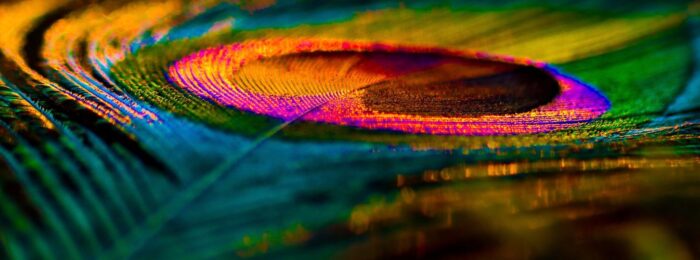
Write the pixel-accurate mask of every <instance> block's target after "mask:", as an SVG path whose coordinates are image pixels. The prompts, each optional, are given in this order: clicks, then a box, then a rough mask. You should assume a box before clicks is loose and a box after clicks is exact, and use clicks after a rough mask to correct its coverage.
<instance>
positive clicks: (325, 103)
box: [168, 39, 610, 135]
mask: <svg viewBox="0 0 700 260" xmlns="http://www.w3.org/2000/svg"><path fill="white" fill-rule="evenodd" d="M315 51H358V52H372V51H384V52H403V53H436V54H445V55H452V56H456V57H465V58H471V59H481V60H490V61H499V62H505V63H511V64H518V65H526V66H533V67H537V68H540V69H542V70H544V71H546V72H548V73H550V74H551V75H552V76H553V77H554V78H555V79H556V80H557V81H558V82H559V84H560V88H561V93H560V94H559V95H558V96H557V97H555V99H554V100H553V101H551V102H550V103H548V104H546V105H543V106H540V107H538V108H535V109H533V110H530V111H528V112H524V113H516V114H508V115H485V116H478V117H446V116H422V115H405V114H389V113H381V112H376V111H372V110H370V109H367V108H366V107H365V106H364V105H363V103H362V99H361V97H362V92H363V91H364V90H363V89H356V90H350V91H337V92H333V93H324V95H266V94H260V93H253V92H251V91H248V90H245V89H243V88H240V87H238V86H236V84H235V83H233V82H230V81H229V80H228V79H227V77H226V76H227V75H230V74H231V73H236V71H238V70H239V69H240V68H241V67H242V66H245V64H246V62H249V61H254V60H259V59H263V58H269V57H275V56H281V55H286V54H293V53H303V52H315ZM168 72H169V77H170V79H171V80H172V81H173V82H174V83H175V84H177V85H179V86H180V87H182V88H184V89H186V90H188V91H190V92H192V93H194V94H195V95H198V96H200V97H202V98H204V99H207V100H210V101H213V102H216V103H219V104H221V105H224V106H228V107H233V108H236V109H240V110H245V111H250V112H253V113H256V114H262V115H267V116H271V117H275V118H281V119H283V120H285V121H288V122H289V121H294V120H302V121H313V122H320V123H330V124H337V125H345V126H353V127H360V128H366V129H375V130H393V131H401V132H406V133H416V134H436V135H512V134H534V133H543V132H548V131H554V130H561V129H565V128H569V127H573V126H578V125H581V124H583V123H586V122H588V121H591V120H593V119H595V118H597V117H599V116H600V115H602V114H603V113H605V111H607V109H608V108H609V107H610V103H609V102H608V101H607V99H606V98H605V97H604V96H603V95H601V94H600V93H598V92H597V91H596V90H594V89H593V88H591V87H590V86H587V85H585V84H583V83H582V82H579V81H577V80H575V79H573V78H571V77H568V76H566V75H563V74H562V73H559V72H558V71H556V70H555V69H554V68H553V67H551V66H549V65H547V64H546V63H543V62H536V61H532V60H529V59H523V58H514V57H509V56H496V55H491V54H488V53H484V52H476V51H454V50H447V49H441V48H430V47H411V46H398V45H389V44H381V43H371V42H350V41H342V40H306V39H301V40H293V39H266V40H255V41H246V42H241V43H235V44H230V45H224V46H218V47H214V48H209V49H204V50H202V51H198V52H196V53H193V54H191V55H188V56H186V57H184V58H182V59H181V60H178V61H176V62H175V63H174V64H173V65H172V66H170V67H169V71H168ZM274 76H275V75H270V77H274ZM299 87H303V86H299Z"/></svg>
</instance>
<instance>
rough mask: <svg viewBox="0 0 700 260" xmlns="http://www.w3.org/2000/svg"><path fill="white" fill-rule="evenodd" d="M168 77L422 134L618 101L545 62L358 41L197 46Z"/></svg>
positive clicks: (264, 111)
mask: <svg viewBox="0 0 700 260" xmlns="http://www.w3.org/2000/svg"><path fill="white" fill-rule="evenodd" d="M270 75H274V77H270ZM168 77H169V78H170V79H172V81H174V83H175V84H177V85H178V86H180V87H182V88H184V89H186V90H188V91H190V92H192V93H194V94H195V95H197V96H200V97H202V98H204V99H207V100H209V101H212V102H215V103H218V104H221V105H223V106H227V107H232V108H233V109H239V110H244V111H249V112H253V113H256V114H261V115H266V116H271V117H275V118H280V119H282V120H285V121H313V122H321V123H331V124H338V125H346V126H353V127H359V128H366V129H379V130H393V131H400V132H406V133H416V134H438V135H506V134H532V133H541V132H546V131H552V130H560V129H565V128H568V127H573V126H577V125H580V124H582V123H585V122H587V121H590V120H593V119H595V118H597V117H598V116H600V115H601V114H602V113H604V112H605V111H606V110H607V108H608V107H609V104H608V102H607V100H606V99H605V98H604V97H603V96H602V95H600V94H599V93H597V92H596V91H595V90H593V89H591V87H589V86H586V85H585V84H584V83H581V82H579V81H576V80H574V79H572V78H570V77H568V76H565V75H562V74H561V73H559V72H557V71H556V70H555V69H553V68H552V67H549V66H548V65H546V64H544V63H541V62H535V61H530V60H527V59H515V58H511V57H501V56H493V55H489V54H487V53H483V52H458V51H450V50H446V49H438V48H426V47H406V46H393V45H387V44H379V43H361V42H352V41H333V40H320V41H315V40H289V39H282V40H261V41H252V42H243V43H236V44H232V45H227V46H222V47H219V48H212V49H206V50H202V51H199V52H196V53H194V54H190V55H188V56H186V57H185V58H183V59H181V60H179V61H176V62H175V63H174V64H173V65H172V66H171V67H170V68H169V74H168Z"/></svg>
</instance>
